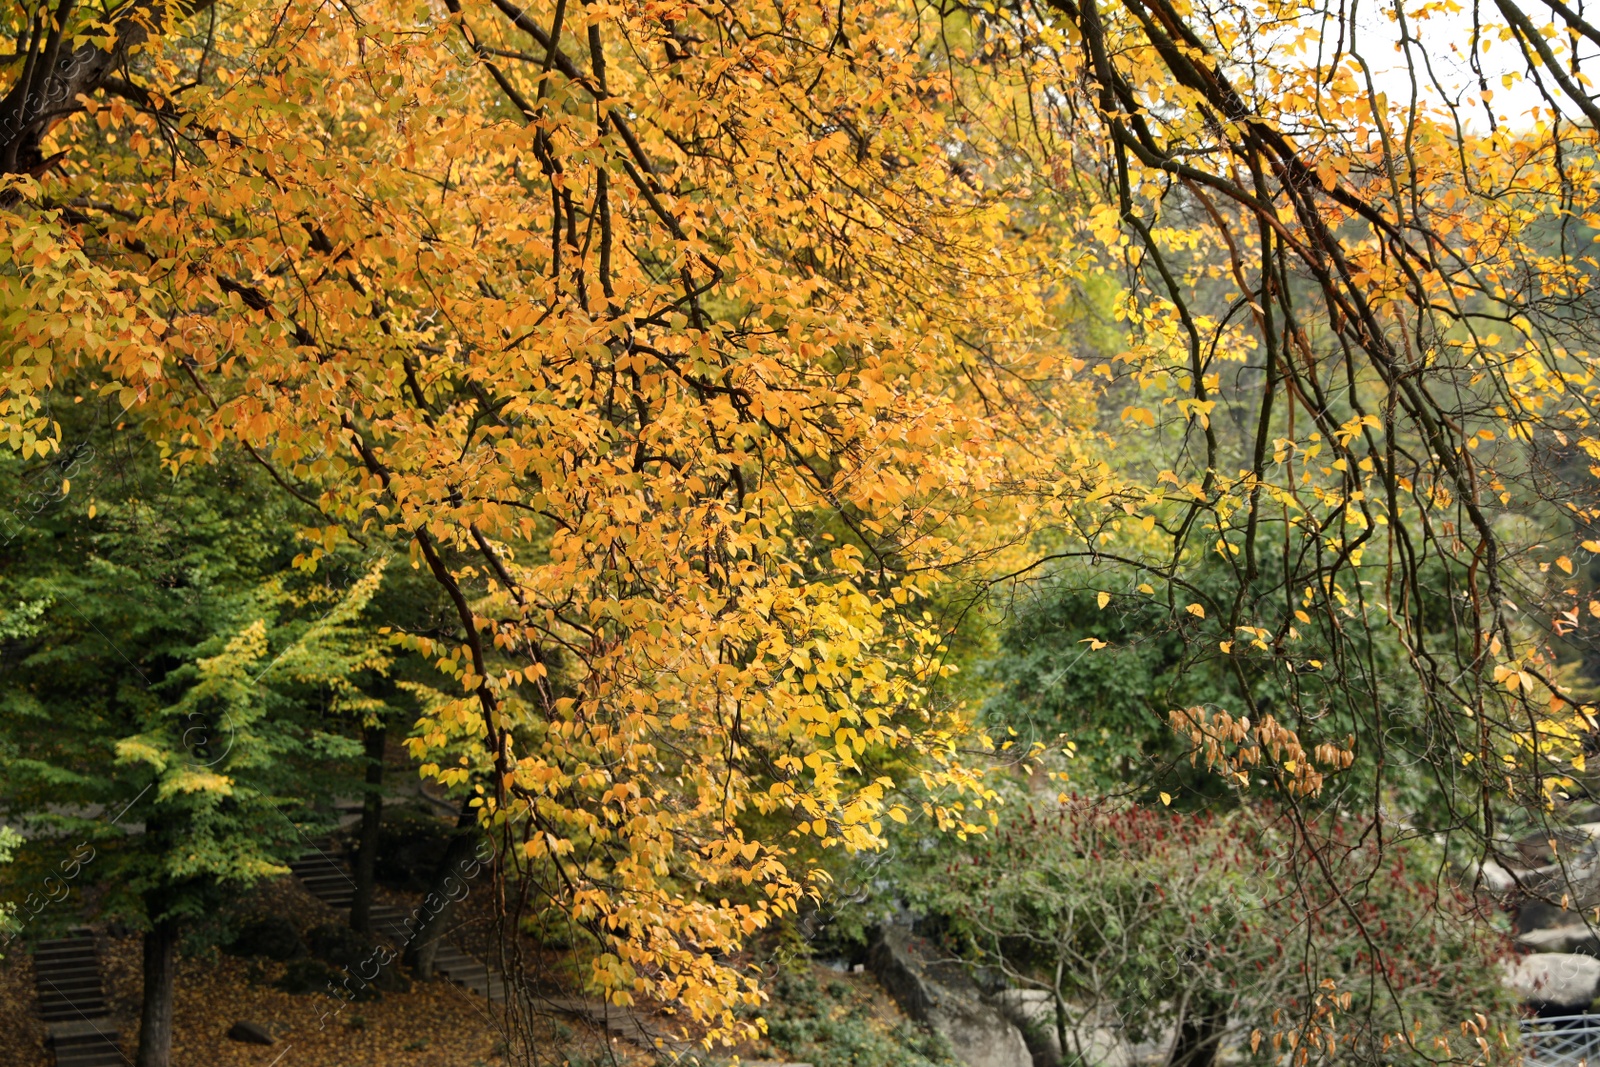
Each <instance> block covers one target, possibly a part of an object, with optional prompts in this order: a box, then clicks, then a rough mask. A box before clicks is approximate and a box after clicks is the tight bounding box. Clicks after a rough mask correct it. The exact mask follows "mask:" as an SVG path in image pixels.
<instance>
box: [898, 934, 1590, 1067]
mask: <svg viewBox="0 0 1600 1067" xmlns="http://www.w3.org/2000/svg"><path fill="white" fill-rule="evenodd" d="M1596 962H1600V961H1596ZM867 966H868V967H870V968H871V969H872V971H873V973H874V974H876V975H877V977H878V981H879V982H881V983H882V984H883V987H884V988H885V989H886V990H888V992H889V994H890V996H892V997H894V999H895V1001H896V1002H897V1003H898V1004H899V1005H900V1009H901V1010H902V1011H904V1012H905V1013H906V1014H907V1015H909V1016H910V1017H911V1018H912V1019H915V1020H916V1021H917V1022H919V1023H923V1024H924V1025H926V1026H929V1027H931V1028H932V1029H934V1030H936V1031H938V1032H939V1033H940V1034H942V1035H944V1037H945V1039H946V1040H948V1041H949V1042H950V1047H951V1049H952V1050H953V1051H954V1053H955V1056H956V1059H958V1060H960V1061H961V1062H962V1063H963V1064H965V1065H966V1067H1033V1056H1032V1055H1031V1054H1030V1053H1029V1051H1028V1045H1027V1042H1026V1041H1024V1040H1023V1037H1022V1032H1021V1031H1020V1030H1018V1029H1017V1027H1016V1026H1015V1025H1014V1024H1013V1023H1012V1022H1011V1021H1010V1020H1008V1019H1007V1018H1006V1017H1005V1016H1004V1015H1003V1014H1001V1012H1000V1009H999V1008H997V1007H995V1006H994V1005H993V1004H990V1003H988V1002H987V1001H986V1000H985V999H984V997H983V995H982V993H981V992H980V991H979V990H978V987H977V985H976V984H975V983H974V982H973V981H972V979H971V978H969V977H968V976H967V974H966V973H965V972H964V971H963V970H962V969H961V967H960V966H959V965H955V964H948V963H940V962H936V960H935V957H934V956H933V954H932V953H931V952H930V951H929V946H928V945H927V943H926V942H925V941H923V939H921V938H919V937H916V936H915V935H913V934H912V933H911V931H909V930H907V929H905V928H904V927H900V926H886V927H884V928H882V929H881V930H879V931H878V934H877V936H876V938H874V940H873V944H872V950H871V952H870V953H869V954H868V957H867Z"/></svg>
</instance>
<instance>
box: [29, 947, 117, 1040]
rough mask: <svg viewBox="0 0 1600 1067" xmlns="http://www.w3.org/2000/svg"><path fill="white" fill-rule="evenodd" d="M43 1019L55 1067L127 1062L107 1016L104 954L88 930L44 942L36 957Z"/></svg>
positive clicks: (34, 977)
mask: <svg viewBox="0 0 1600 1067" xmlns="http://www.w3.org/2000/svg"><path fill="white" fill-rule="evenodd" d="M33 980H34V984H35V986H36V988H37V990H38V994H39V1017H40V1018H42V1019H43V1020H44V1022H45V1027H46V1030H47V1032H48V1033H49V1043H50V1048H51V1049H52V1050H53V1051H54V1053H55V1058H56V1067H113V1065H121V1064H125V1063H126V1062H127V1057H126V1056H125V1055H124V1054H123V1052H122V1049H121V1048H120V1047H119V1046H118V1044H117V1041H118V1039H119V1037H120V1035H119V1034H118V1033H117V1031H116V1030H115V1029H114V1028H113V1027H112V1026H111V1022H110V1019H109V1018H108V1016H107V1009H106V996H105V989H104V988H103V987H102V985H101V982H100V952H99V950H98V948H97V947H96V946H95V940H94V935H93V934H92V933H91V932H90V931H88V930H86V929H82V928H80V929H77V930H74V931H73V932H72V933H71V935H70V936H68V937H62V938H54V939H52V940H48V941H41V942H39V943H38V945H37V946H36V947H35V949H34V953H33Z"/></svg>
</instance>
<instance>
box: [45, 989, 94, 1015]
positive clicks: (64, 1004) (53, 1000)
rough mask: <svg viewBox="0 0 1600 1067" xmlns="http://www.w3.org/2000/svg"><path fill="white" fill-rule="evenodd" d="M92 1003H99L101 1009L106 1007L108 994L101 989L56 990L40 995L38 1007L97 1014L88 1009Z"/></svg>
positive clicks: (47, 1009) (46, 1009)
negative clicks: (79, 990) (61, 991)
mask: <svg viewBox="0 0 1600 1067" xmlns="http://www.w3.org/2000/svg"><path fill="white" fill-rule="evenodd" d="M90 1005H99V1008H101V1011H104V1009H106V995H104V993H102V992H101V990H98V989H96V990H85V992H67V993H58V992H54V990H46V992H42V993H40V995H38V1008H40V1011H50V1009H51V1008H64V1009H69V1011H82V1013H83V1014H86V1016H88V1014H96V1013H93V1011H88V1008H90Z"/></svg>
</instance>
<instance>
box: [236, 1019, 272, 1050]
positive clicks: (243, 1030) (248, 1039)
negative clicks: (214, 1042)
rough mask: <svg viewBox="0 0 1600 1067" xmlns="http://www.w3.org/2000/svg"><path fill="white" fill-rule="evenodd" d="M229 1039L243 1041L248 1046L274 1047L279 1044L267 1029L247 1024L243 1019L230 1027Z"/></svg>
mask: <svg viewBox="0 0 1600 1067" xmlns="http://www.w3.org/2000/svg"><path fill="white" fill-rule="evenodd" d="M228 1037H229V1038H230V1039H232V1040H234V1041H243V1042H244V1043H245V1044H247V1045H272V1044H276V1043H277V1042H276V1041H274V1040H273V1037H272V1035H271V1034H269V1033H267V1030H266V1027H264V1026H257V1025H256V1024H255V1023H249V1022H245V1021H244V1020H243V1019H240V1020H239V1021H238V1022H236V1023H234V1024H233V1025H232V1026H230V1027H228Z"/></svg>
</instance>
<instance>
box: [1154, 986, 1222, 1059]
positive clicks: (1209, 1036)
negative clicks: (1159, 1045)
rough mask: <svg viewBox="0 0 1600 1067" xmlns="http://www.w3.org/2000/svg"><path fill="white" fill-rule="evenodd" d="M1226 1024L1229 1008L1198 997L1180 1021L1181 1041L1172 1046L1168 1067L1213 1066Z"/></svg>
mask: <svg viewBox="0 0 1600 1067" xmlns="http://www.w3.org/2000/svg"><path fill="white" fill-rule="evenodd" d="M1227 1025H1228V1008H1227V1005H1225V1004H1222V1003H1220V1002H1218V1001H1216V1000H1213V999H1211V998H1209V997H1205V996H1197V997H1196V998H1195V999H1194V1001H1193V1002H1192V1003H1191V1004H1190V1005H1189V1010H1187V1011H1185V1012H1184V1014H1183V1018H1182V1019H1180V1020H1179V1021H1178V1040H1177V1041H1175V1042H1174V1043H1173V1046H1172V1055H1171V1056H1170V1057H1168V1059H1167V1067H1213V1065H1214V1064H1215V1063H1216V1060H1217V1049H1218V1046H1219V1045H1221V1043H1222V1032H1223V1030H1225V1029H1226V1028H1227Z"/></svg>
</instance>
